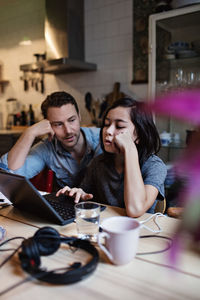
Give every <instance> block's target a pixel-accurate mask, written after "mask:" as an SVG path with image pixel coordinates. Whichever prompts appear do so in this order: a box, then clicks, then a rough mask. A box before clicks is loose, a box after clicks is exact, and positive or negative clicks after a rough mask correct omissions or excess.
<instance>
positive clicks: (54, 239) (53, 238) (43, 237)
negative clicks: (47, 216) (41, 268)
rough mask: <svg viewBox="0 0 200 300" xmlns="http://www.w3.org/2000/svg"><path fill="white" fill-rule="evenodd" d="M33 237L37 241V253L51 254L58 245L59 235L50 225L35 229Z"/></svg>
mask: <svg viewBox="0 0 200 300" xmlns="http://www.w3.org/2000/svg"><path fill="white" fill-rule="evenodd" d="M33 239H34V240H35V241H36V242H37V246H38V251H39V255H44V256H47V255H51V254H53V253H54V252H56V251H57V250H58V248H59V247H60V235H59V233H58V231H57V230H55V229H54V228H52V227H48V226H46V227H43V228H41V229H39V230H38V231H36V233H35V234H34V236H33Z"/></svg>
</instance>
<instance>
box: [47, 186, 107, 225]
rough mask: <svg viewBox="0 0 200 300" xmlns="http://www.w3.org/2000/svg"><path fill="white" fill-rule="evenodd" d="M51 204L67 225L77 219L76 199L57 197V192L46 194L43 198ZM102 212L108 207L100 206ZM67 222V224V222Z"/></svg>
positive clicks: (63, 196) (64, 196)
mask: <svg viewBox="0 0 200 300" xmlns="http://www.w3.org/2000/svg"><path fill="white" fill-rule="evenodd" d="M43 197H44V198H45V199H46V200H47V201H48V202H49V204H50V205H51V206H52V207H53V208H54V209H55V211H56V212H57V213H58V214H59V215H60V216H61V218H62V219H63V220H64V221H65V223H71V222H73V221H74V219H75V209H74V205H75V203H74V199H73V198H72V197H68V196H66V195H60V196H59V197H56V192H55V193H51V194H46V195H44V196H43ZM100 208H101V211H103V210H104V209H105V208H106V206H105V205H100ZM66 221H67V222H66Z"/></svg>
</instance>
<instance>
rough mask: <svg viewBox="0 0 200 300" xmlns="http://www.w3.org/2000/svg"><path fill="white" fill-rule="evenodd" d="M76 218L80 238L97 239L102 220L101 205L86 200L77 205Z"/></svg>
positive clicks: (93, 240)
mask: <svg viewBox="0 0 200 300" xmlns="http://www.w3.org/2000/svg"><path fill="white" fill-rule="evenodd" d="M75 220H76V227H77V232H78V237H79V238H80V239H89V240H90V241H92V242H96V241H97V235H98V232H99V220H100V205H99V204H98V203H95V202H91V201H86V202H81V203H78V204H76V205H75Z"/></svg>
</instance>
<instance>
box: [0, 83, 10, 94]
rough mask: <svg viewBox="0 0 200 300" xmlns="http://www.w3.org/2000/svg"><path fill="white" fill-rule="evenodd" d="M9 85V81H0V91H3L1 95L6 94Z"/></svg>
mask: <svg viewBox="0 0 200 300" xmlns="http://www.w3.org/2000/svg"><path fill="white" fill-rule="evenodd" d="M8 83H9V80H0V90H1V93H4V88H5V85H7V84H8Z"/></svg>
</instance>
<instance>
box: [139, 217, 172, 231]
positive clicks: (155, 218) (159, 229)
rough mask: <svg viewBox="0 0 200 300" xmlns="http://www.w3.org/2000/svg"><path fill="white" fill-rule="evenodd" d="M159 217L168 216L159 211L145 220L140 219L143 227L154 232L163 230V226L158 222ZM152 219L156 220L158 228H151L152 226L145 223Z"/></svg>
mask: <svg viewBox="0 0 200 300" xmlns="http://www.w3.org/2000/svg"><path fill="white" fill-rule="evenodd" d="M159 217H165V218H166V216H165V215H163V214H162V213H159V212H158V213H155V214H153V215H151V216H150V217H149V218H147V219H145V220H143V221H140V224H141V225H142V226H141V227H142V228H145V229H147V230H149V231H151V232H153V233H160V232H162V228H161V227H160V225H159V224H158V222H157V219H158V218H159ZM151 219H153V220H154V223H155V224H156V225H157V227H158V230H154V229H151V228H150V227H148V226H146V225H143V224H144V223H146V222H148V221H150V220H151Z"/></svg>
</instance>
